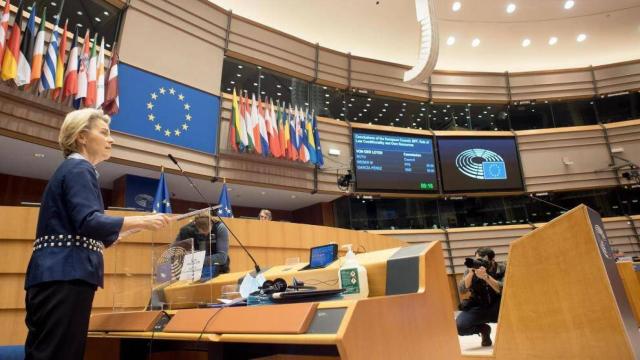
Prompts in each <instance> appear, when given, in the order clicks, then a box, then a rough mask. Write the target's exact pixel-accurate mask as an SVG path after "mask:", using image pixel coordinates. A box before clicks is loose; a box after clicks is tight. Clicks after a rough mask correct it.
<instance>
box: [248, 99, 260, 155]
mask: <svg viewBox="0 0 640 360" xmlns="http://www.w3.org/2000/svg"><path fill="white" fill-rule="evenodd" d="M259 122H260V120H258V102H257V101H256V95H255V94H251V127H250V128H249V129H247V133H248V134H249V139H250V140H251V142H252V143H253V149H254V151H255V152H256V153H257V154H262V146H261V144H262V142H261V141H260V129H259V127H258V123H259Z"/></svg>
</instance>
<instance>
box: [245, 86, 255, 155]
mask: <svg viewBox="0 0 640 360" xmlns="http://www.w3.org/2000/svg"><path fill="white" fill-rule="evenodd" d="M252 96H253V95H252ZM252 121H253V119H252V118H251V104H249V93H248V92H247V91H246V90H245V92H244V132H245V133H246V134H247V151H253V150H254V149H255V145H254V141H253V126H252Z"/></svg>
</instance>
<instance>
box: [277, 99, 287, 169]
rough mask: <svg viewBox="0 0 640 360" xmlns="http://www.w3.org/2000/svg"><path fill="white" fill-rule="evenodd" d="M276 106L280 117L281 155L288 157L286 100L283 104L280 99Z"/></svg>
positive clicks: (279, 138) (279, 137)
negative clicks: (285, 131) (285, 132)
mask: <svg viewBox="0 0 640 360" xmlns="http://www.w3.org/2000/svg"><path fill="white" fill-rule="evenodd" d="M276 108H277V109H278V115H277V119H278V141H279V142H280V155H281V156H282V157H286V156H287V144H286V143H285V139H284V138H285V134H284V130H285V129H284V128H285V125H284V122H285V117H284V115H285V113H284V112H283V110H284V102H283V103H282V104H280V100H278V102H277V103H276Z"/></svg>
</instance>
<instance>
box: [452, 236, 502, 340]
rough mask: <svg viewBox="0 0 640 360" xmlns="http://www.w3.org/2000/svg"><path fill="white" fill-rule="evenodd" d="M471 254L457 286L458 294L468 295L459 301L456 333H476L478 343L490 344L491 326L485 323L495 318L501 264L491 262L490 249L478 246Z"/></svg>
mask: <svg viewBox="0 0 640 360" xmlns="http://www.w3.org/2000/svg"><path fill="white" fill-rule="evenodd" d="M475 256H476V257H475V259H474V258H467V259H466V260H465V262H464V264H465V265H466V266H467V269H466V270H465V272H464V276H463V278H462V280H461V281H460V283H459V284H458V289H459V290H460V294H461V295H463V294H466V293H468V292H471V295H470V297H469V298H468V299H466V300H463V301H462V302H461V303H460V314H459V315H458V317H457V318H456V325H457V327H458V335H463V336H464V335H473V334H480V335H481V336H482V346H491V344H492V342H491V337H490V335H491V327H490V326H489V324H487V323H490V322H491V323H495V322H497V321H498V311H499V310H500V296H501V295H500V293H501V292H502V279H503V278H504V272H505V266H504V264H499V263H497V262H495V261H494V258H495V256H496V254H495V252H494V251H493V250H492V249H491V248H487V247H481V248H479V249H478V250H476V254H475Z"/></svg>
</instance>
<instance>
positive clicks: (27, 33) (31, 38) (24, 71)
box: [13, 2, 36, 86]
mask: <svg viewBox="0 0 640 360" xmlns="http://www.w3.org/2000/svg"><path fill="white" fill-rule="evenodd" d="M35 36H36V6H35V2H34V3H33V5H32V6H31V15H29V21H28V22H27V27H26V28H25V29H24V34H23V36H22V42H21V44H20V57H19V58H18V73H17V74H16V77H15V79H13V81H14V82H15V83H16V85H18V86H22V85H26V84H28V83H29V82H31V59H32V55H33V45H34V42H35V40H36V37H35Z"/></svg>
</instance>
